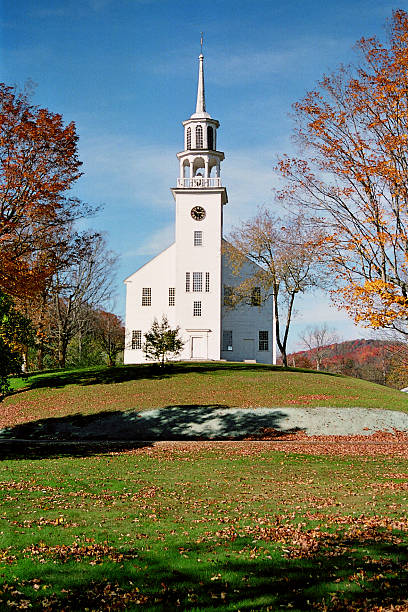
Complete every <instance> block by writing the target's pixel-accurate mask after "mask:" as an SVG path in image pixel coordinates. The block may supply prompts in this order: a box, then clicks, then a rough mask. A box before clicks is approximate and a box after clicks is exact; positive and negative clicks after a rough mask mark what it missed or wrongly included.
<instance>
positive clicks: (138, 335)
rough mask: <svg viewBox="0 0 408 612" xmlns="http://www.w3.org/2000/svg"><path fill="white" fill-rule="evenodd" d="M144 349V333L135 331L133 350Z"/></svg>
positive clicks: (133, 332)
mask: <svg viewBox="0 0 408 612" xmlns="http://www.w3.org/2000/svg"><path fill="white" fill-rule="evenodd" d="M141 348H142V331H141V330H140V329H134V330H133V331H132V349H141Z"/></svg>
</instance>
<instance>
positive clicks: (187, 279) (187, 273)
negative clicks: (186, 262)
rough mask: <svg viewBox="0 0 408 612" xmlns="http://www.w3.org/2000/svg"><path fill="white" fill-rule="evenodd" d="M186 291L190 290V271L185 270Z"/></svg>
mask: <svg viewBox="0 0 408 612" xmlns="http://www.w3.org/2000/svg"><path fill="white" fill-rule="evenodd" d="M186 291H190V272H186Z"/></svg>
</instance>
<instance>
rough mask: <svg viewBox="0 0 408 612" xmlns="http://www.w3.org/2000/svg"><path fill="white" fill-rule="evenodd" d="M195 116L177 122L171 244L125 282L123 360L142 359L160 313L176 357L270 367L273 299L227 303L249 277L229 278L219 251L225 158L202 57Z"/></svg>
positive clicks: (247, 269) (247, 270)
mask: <svg viewBox="0 0 408 612" xmlns="http://www.w3.org/2000/svg"><path fill="white" fill-rule="evenodd" d="M198 59H199V70H198V86H197V101H196V108H195V112H194V113H193V114H192V115H191V117H190V118H189V119H187V120H186V121H184V122H183V127H184V148H183V150H182V151H181V152H179V153H177V158H178V161H179V176H178V178H177V185H176V187H173V188H172V189H171V191H172V194H173V197H174V200H175V209H176V215H175V223H176V232H175V238H176V239H175V242H174V243H173V244H172V245H171V246H170V247H168V248H167V249H165V250H164V251H162V252H161V253H159V254H158V255H157V256H156V257H154V258H153V259H152V260H150V261H149V262H147V263H146V264H145V265H144V266H142V267H141V268H139V270H137V271H136V272H134V273H133V274H132V275H131V276H129V277H128V278H127V279H126V280H125V283H126V290H127V291H126V347H125V353H124V362H125V363H126V364H130V363H142V362H145V361H146V359H145V355H144V352H143V342H144V334H145V333H146V332H147V331H148V330H149V329H150V328H151V325H152V323H153V320H154V319H155V318H156V319H157V320H158V321H159V322H160V321H161V319H162V316H163V315H165V316H166V317H167V319H168V321H169V323H170V325H171V326H172V327H175V326H179V327H180V331H181V337H182V339H183V341H184V348H183V351H182V354H181V355H180V356H179V359H181V360H191V359H193V360H220V359H222V360H227V361H259V362H262V363H272V361H273V358H274V351H273V347H272V343H273V342H272V338H273V334H272V301H271V300H270V299H267V300H266V301H262V302H261V301H260V300H259V299H252V300H251V299H249V301H248V303H245V304H240V305H239V306H237V307H235V308H231V306H230V299H229V298H230V295H231V291H232V288H233V287H234V286H236V285H238V284H239V283H240V282H241V281H242V278H243V276H245V275H249V274H251V272H253V264H251V263H250V262H248V265H245V266H244V267H243V269H242V271H241V273H240V276H236V275H234V274H233V272H232V270H231V269H230V268H229V265H228V260H227V258H226V257H225V256H223V253H222V247H223V209H224V206H225V204H227V202H228V198H227V190H226V188H225V187H224V186H223V185H222V180H221V162H222V161H223V159H224V153H223V152H221V151H219V150H218V148H217V143H218V135H217V130H218V128H219V125H220V124H219V122H218V121H217V120H216V119H213V118H212V117H211V115H210V114H209V113H208V112H207V110H206V103H205V87H204V57H203V54H202V52H201V54H200V56H199V58H198Z"/></svg>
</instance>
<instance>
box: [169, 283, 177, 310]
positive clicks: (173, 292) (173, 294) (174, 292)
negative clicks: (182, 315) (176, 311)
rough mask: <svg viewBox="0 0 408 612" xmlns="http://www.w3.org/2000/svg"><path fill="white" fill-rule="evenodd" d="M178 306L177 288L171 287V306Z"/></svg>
mask: <svg viewBox="0 0 408 612" xmlns="http://www.w3.org/2000/svg"><path fill="white" fill-rule="evenodd" d="M175 305H176V289H175V287H169V306H175Z"/></svg>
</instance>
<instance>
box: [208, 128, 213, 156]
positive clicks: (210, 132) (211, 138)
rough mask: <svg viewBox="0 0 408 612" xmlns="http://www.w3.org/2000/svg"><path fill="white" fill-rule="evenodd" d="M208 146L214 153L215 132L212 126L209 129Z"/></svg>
mask: <svg viewBox="0 0 408 612" xmlns="http://www.w3.org/2000/svg"><path fill="white" fill-rule="evenodd" d="M207 145H208V147H207V148H208V149H210V150H211V151H214V132H213V129H212V127H211V126H210V125H209V126H208V127H207Z"/></svg>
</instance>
